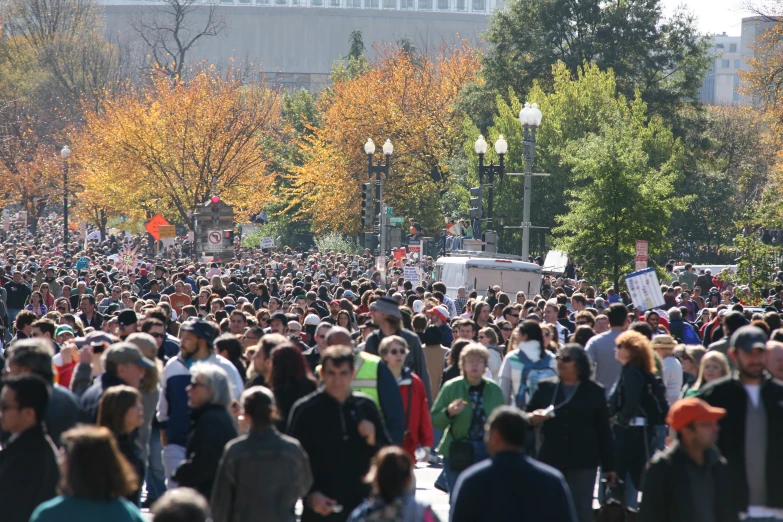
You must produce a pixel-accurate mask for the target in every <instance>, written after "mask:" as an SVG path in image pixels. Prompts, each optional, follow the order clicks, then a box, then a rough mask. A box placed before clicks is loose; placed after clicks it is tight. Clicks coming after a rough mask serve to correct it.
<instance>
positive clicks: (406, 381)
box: [378, 335, 434, 461]
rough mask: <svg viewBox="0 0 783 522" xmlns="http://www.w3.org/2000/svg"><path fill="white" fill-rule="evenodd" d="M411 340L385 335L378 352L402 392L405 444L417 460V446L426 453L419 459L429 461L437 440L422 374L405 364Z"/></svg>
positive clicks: (404, 446)
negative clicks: (420, 376) (433, 430)
mask: <svg viewBox="0 0 783 522" xmlns="http://www.w3.org/2000/svg"><path fill="white" fill-rule="evenodd" d="M407 353H408V343H407V342H406V341H405V339H403V338H402V337H400V336H397V335H391V336H389V337H385V338H384V339H383V341H381V344H380V346H379V347H378V355H380V356H381V358H382V359H383V360H384V361H385V362H386V365H387V366H388V367H389V370H391V372H392V375H394V378H395V379H397V385H398V386H399V389H400V395H402V409H403V412H404V415H405V424H404V426H405V437H404V439H403V443H402V448H403V449H404V450H405V451H406V452H407V453H408V455H410V456H411V458H412V459H414V461H415V460H416V450H418V449H419V447H421V448H422V449H423V450H424V453H423V454H421V455H420V458H419V459H418V460H422V461H426V460H427V459H429V453H430V450H431V449H432V444H433V442H434V438H433V433H432V419H430V408H429V405H428V404H427V392H426V390H425V389H424V383H423V382H422V381H421V379H420V378H419V376H418V375H416V374H415V373H413V372H412V371H410V369H408V368H406V367H405V356H406V355H407Z"/></svg>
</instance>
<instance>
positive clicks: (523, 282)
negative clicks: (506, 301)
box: [433, 256, 541, 300]
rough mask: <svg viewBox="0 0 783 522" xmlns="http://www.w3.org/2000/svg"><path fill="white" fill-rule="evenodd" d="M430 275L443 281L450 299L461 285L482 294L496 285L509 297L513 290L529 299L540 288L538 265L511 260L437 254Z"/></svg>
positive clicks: (512, 297)
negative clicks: (438, 256) (439, 255)
mask: <svg viewBox="0 0 783 522" xmlns="http://www.w3.org/2000/svg"><path fill="white" fill-rule="evenodd" d="M433 276H434V279H433V280H434V281H443V283H444V284H445V285H446V293H447V294H448V296H449V297H452V298H454V297H456V296H457V289H458V288H459V287H461V286H464V287H465V290H467V293H468V294H469V293H470V292H472V291H473V290H476V291H477V292H478V294H479V295H480V296H483V295H486V293H487V288H488V287H490V286H495V285H499V286H500V288H501V289H502V290H503V292H505V293H507V294H508V295H509V296H510V297H511V299H512V300H513V299H514V295H516V293H517V292H520V291H522V292H525V295H526V296H527V297H528V298H532V297H534V296H535V295H536V294H537V293H538V292H539V291H540V290H541V267H540V266H538V265H537V264H535V263H525V262H523V261H515V260H512V259H494V258H481V257H467V256H462V257H441V258H439V259H438V260H437V261H436V262H435V273H434V274H433Z"/></svg>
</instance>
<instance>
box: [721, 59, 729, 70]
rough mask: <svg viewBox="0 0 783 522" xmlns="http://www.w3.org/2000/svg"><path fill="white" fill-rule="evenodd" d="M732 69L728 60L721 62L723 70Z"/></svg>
mask: <svg viewBox="0 0 783 522" xmlns="http://www.w3.org/2000/svg"><path fill="white" fill-rule="evenodd" d="M729 67H730V65H729V61H728V60H721V68H722V69H728V68H729Z"/></svg>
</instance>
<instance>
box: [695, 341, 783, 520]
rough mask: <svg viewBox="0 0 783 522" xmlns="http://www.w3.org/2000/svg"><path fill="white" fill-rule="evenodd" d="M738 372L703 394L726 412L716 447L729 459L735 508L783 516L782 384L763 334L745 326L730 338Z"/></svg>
mask: <svg viewBox="0 0 783 522" xmlns="http://www.w3.org/2000/svg"><path fill="white" fill-rule="evenodd" d="M729 357H730V358H731V359H732V361H733V362H734V365H735V367H736V371H735V372H734V373H733V374H732V375H728V376H726V377H723V378H722V379H718V380H716V381H713V382H711V383H710V384H708V385H707V386H706V387H705V388H704V389H703V390H701V398H702V399H704V400H705V401H707V402H708V403H709V404H710V405H712V406H717V407H720V408H723V409H725V410H726V416H725V417H724V418H723V419H721V421H720V434H719V436H718V448H719V449H720V451H721V453H722V454H723V456H724V457H726V460H727V461H728V462H729V467H730V469H731V476H732V479H733V486H732V489H733V491H734V492H735V498H734V500H735V507H736V510H737V511H738V512H740V513H742V514H743V517H744V518H745V520H749V521H753V520H756V521H768V520H774V519H781V518H783V494H781V492H782V491H783V466H781V465H780V463H781V462H783V445H781V443H780V441H781V440H783V385H781V384H780V382H779V381H776V380H774V379H772V377H771V376H770V375H769V374H768V373H767V372H766V371H765V369H764V368H765V364H766V360H767V334H766V333H764V330H761V329H760V328H758V327H756V326H743V327H741V328H739V329H737V331H735V332H734V333H733V334H732V336H731V339H730V341H729Z"/></svg>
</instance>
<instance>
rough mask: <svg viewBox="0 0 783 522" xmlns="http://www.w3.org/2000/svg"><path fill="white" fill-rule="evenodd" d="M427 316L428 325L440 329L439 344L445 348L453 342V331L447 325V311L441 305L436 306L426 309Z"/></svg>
mask: <svg viewBox="0 0 783 522" xmlns="http://www.w3.org/2000/svg"><path fill="white" fill-rule="evenodd" d="M427 316H428V317H429V318H430V325H431V326H434V327H436V328H437V329H438V330H440V336H441V337H440V339H441V344H442V345H443V346H445V347H446V348H450V347H451V343H453V342H454V333H453V332H452V331H451V326H449V311H448V309H447V308H446V307H445V306H443V305H440V306H436V307H435V308H430V309H429V310H427Z"/></svg>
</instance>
